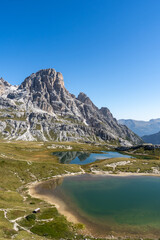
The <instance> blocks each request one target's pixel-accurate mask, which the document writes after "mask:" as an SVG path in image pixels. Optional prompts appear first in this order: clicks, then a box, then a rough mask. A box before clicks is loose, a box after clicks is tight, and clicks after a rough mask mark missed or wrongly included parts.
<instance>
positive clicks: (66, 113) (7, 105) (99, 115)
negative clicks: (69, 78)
mask: <svg viewBox="0 0 160 240" xmlns="http://www.w3.org/2000/svg"><path fill="white" fill-rule="evenodd" d="M1 86H2V87H1ZM0 87H1V88H0V89H1V91H0V136H1V138H5V139H10V140H12V139H16V140H28V141H32V140H41V141H50V140H54V141H80V140H82V141H87V142H88V141H89V142H95V141H115V140H116V141H119V142H120V144H122V145H129V144H130V143H132V144H133V143H134V144H137V143H139V142H141V139H140V138H139V137H137V136H136V135H135V134H134V133H133V132H132V131H131V130H129V129H128V128H127V127H126V126H123V125H120V124H118V122H117V120H116V119H115V118H113V116H112V114H111V112H110V111H109V109H108V108H101V109H98V108H97V107H96V106H95V105H94V104H93V103H92V101H91V100H90V99H89V98H88V97H87V96H86V95H85V94H84V93H80V94H79V95H78V97H77V98H76V97H75V96H74V95H73V94H70V93H69V92H68V91H67V90H66V89H65V87H64V81H63V76H62V74H61V73H59V72H56V71H55V70H54V69H44V70H40V71H38V72H37V73H33V74H31V75H30V76H29V77H27V78H26V79H25V80H24V82H23V83H22V84H21V85H20V86H19V87H16V86H12V85H10V84H9V83H7V82H5V81H4V80H3V79H0Z"/></svg>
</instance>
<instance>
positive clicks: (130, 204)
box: [36, 174, 160, 238]
mask: <svg viewBox="0 0 160 240" xmlns="http://www.w3.org/2000/svg"><path fill="white" fill-rule="evenodd" d="M36 191H37V193H38V194H40V195H45V196H49V197H50V198H51V199H52V198H53V202H54V199H55V198H58V199H60V201H63V202H64V203H65V205H66V208H65V209H66V210H67V211H69V212H72V213H73V214H74V215H75V216H77V218H78V219H79V221H80V222H83V223H85V224H86V226H87V228H88V229H90V230H91V232H93V234H96V235H97V236H107V235H109V234H111V235H114V236H129V237H145V238H146V237H147V238H154V237H159V236H160V178H159V177H152V176H147V177H146V176H139V177H135V176H130V177H114V176H100V175H99V176H94V175H88V174H85V175H80V176H72V177H65V178H59V179H57V180H52V181H48V182H44V183H41V184H40V185H38V187H37V189H36Z"/></svg>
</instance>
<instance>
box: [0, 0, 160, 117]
mask: <svg viewBox="0 0 160 240" xmlns="http://www.w3.org/2000/svg"><path fill="white" fill-rule="evenodd" d="M0 10H1V14H0V76H2V77H3V78H4V79H5V80H7V81H8V82H10V83H12V84H20V83H21V82H22V81H23V80H24V78H25V77H27V76H28V75H30V74H31V73H33V72H36V71H38V70H40V69H42V68H52V67H53V68H55V69H56V70H57V71H60V72H62V74H63V76H64V81H65V86H66V88H67V89H68V90H69V91H70V92H71V93H74V94H75V95H78V93H79V92H81V91H82V92H85V93H86V94H87V95H88V96H89V97H90V98H91V100H92V101H93V102H94V103H95V104H96V105H97V106H98V107H102V106H106V107H108V108H109V109H110V110H111V112H112V113H113V115H114V117H116V118H118V119H119V118H133V119H139V120H140V119H141V120H148V119H151V118H159V117H160V107H159V103H160V93H159V92H160V14H159V13H160V1H159V0H56V1H55V0H45V1H44V0H43V1H42V0H23V1H22V0H5V1H2V0H0Z"/></svg>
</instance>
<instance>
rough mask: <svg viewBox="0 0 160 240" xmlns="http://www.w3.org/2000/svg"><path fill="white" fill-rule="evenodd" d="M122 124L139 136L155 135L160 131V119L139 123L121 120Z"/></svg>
mask: <svg viewBox="0 0 160 240" xmlns="http://www.w3.org/2000/svg"><path fill="white" fill-rule="evenodd" d="M118 122H119V123H120V124H123V125H126V126H127V127H128V128H130V129H131V130H132V131H133V132H134V133H136V134H137V135H138V136H140V137H142V136H144V135H151V134H155V133H157V132H159V131H160V118H157V119H151V120H149V121H138V120H132V119H120V120H118Z"/></svg>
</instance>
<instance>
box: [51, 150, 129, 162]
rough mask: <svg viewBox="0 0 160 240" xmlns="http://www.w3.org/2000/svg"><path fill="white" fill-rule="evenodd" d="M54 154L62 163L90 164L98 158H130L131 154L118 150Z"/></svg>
mask: <svg viewBox="0 0 160 240" xmlns="http://www.w3.org/2000/svg"><path fill="white" fill-rule="evenodd" d="M53 155H55V156H57V157H58V158H59V161H60V163H65V164H66V163H70V164H79V165H83V164H88V163H92V162H95V161H96V160H102V159H106V158H118V157H125V158H130V156H129V155H124V154H121V153H118V152H105V151H104V152H101V153H88V152H75V151H68V152H55V153H53Z"/></svg>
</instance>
